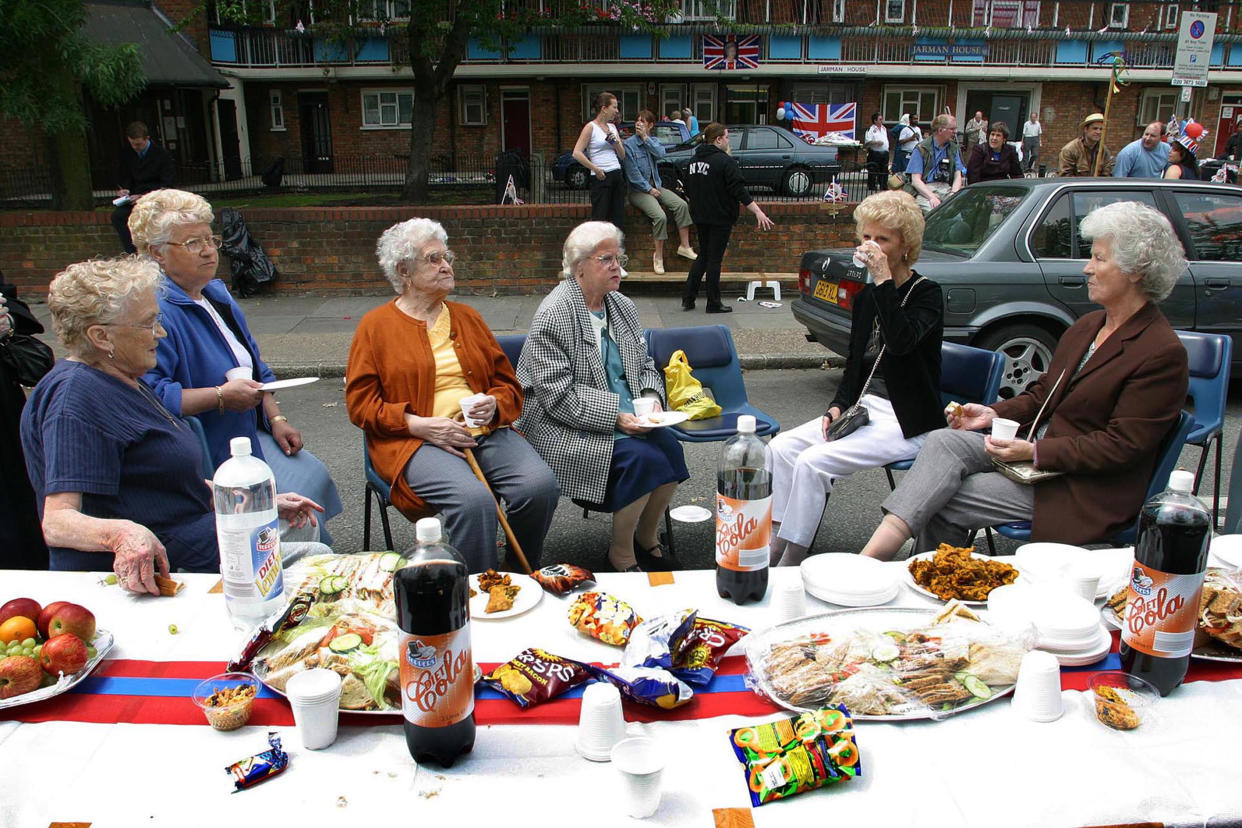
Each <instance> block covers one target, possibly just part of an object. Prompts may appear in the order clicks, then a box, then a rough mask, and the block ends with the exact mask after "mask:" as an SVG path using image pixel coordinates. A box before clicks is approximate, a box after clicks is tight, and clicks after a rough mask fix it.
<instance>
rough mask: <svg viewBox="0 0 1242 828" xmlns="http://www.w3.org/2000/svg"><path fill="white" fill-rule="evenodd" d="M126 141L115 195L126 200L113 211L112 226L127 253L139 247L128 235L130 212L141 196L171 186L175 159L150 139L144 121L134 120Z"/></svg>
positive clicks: (126, 132) (136, 250)
mask: <svg viewBox="0 0 1242 828" xmlns="http://www.w3.org/2000/svg"><path fill="white" fill-rule="evenodd" d="M125 140H126V142H127V143H128V144H129V146H127V147H126V148H125V149H123V150H122V151H121V181H120V188H119V189H118V190H117V192H116V194H117V195H118V196H120V197H123V198H125V199H126V200H125V201H123V202H121V203H120V204H118V205H117V206H116V209H115V210H113V211H112V228H113V229H114V230H116V234H117V236H119V237H120V239H121V246H122V247H124V248H125V252H126V253H137V252H138V248H136V247H134V240H133V239H132V238H131V237H130V235H129V214H130V213H132V212H133V211H134V202H135V201H137V200H138V196H140V195H142V194H143V193H149V192H151V191H152V190H159V189H162V188H164V187H171V186H172V183H173V158H172V155H171V154H170V153H169V152H168V150H166V149H164V148H163V147H161V146H160V145H159V144H157V143H155V142H154V141H152V140H151V133H150V131H149V130H148V129H147V125H146V124H144V123H143V122H142V121H134V122H133V123H132V124H130V125H129V126H128V127H126V128H125Z"/></svg>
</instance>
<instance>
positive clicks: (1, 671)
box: [0, 655, 43, 699]
mask: <svg viewBox="0 0 1242 828" xmlns="http://www.w3.org/2000/svg"><path fill="white" fill-rule="evenodd" d="M42 680H43V671H42V670H41V669H39V662H37V661H35V660H34V659H33V658H31V657H30V656H20V655H18V656H9V657H8V658H6V659H3V660H0V699H7V698H10V697H12V696H20V695H21V694H22V693H29V692H30V691H31V690H37V689H38V687H39V682H40V681H42Z"/></svg>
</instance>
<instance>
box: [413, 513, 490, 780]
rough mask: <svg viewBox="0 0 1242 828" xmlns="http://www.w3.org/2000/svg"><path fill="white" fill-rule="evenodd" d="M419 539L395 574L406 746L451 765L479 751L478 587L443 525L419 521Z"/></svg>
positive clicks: (426, 758) (423, 756)
mask: <svg viewBox="0 0 1242 828" xmlns="http://www.w3.org/2000/svg"><path fill="white" fill-rule="evenodd" d="M414 531H415V534H416V537H417V539H418V543H417V545H416V546H415V547H414V549H413V550H412V551H411V552H408V553H406V558H407V559H408V560H409V563H407V564H406V565H405V566H403V567H402V568H401V569H398V570H397V571H396V572H395V573H394V574H393V592H394V593H395V596H394V597H395V599H396V603H397V626H398V627H400V628H401V636H400V638H399V639H398V642H397V646H398V647H399V650H398V653H397V657H398V663H399V664H400V668H401V712H402V714H403V715H404V716H405V744H406V747H408V748H409V749H410V755H411V756H413V757H414V760H415V761H417V762H419V763H422V762H427V761H432V762H436V763H437V764H439V765H442V766H444V767H449V766H451V765H452V764H453V763H454V762H456V761H457V757H458V756H460V755H461V754H463V753H469V752H470V750H471V749H472V748H473V747H474V660H473V658H472V656H471V652H470V582H469V578H468V570H467V568H466V561H465V559H464V558H462V556H461V553H459V552H458V551H457V550H456V549H454V548H453V547H451V546H449V545H448V544H447V543H445V542H444V539H443V536H442V535H441V532H440V521H439V520H437V519H436V518H423V519H422V520H420V521H419V522H418V523H417V524H415V527H414Z"/></svg>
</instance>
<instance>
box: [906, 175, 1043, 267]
mask: <svg viewBox="0 0 1242 828" xmlns="http://www.w3.org/2000/svg"><path fill="white" fill-rule="evenodd" d="M1030 193H1031V191H1030V190H1028V189H1026V188H1025V187H1004V186H998V187H981V188H977V189H976V188H974V187H970V188H967V189H965V190H962V191H961V192H960V193H958V194H957V195H955V196H954V197H953V198H951V199H949V200H948V201H946V202H945V203H944V204H942V205H941V206H940V207H937V208H936V209H935V210H932V211H931V212H930V213H928V214H927V228H926V229H925V230H924V231H923V247H924V249H927V250H936V251H939V252H942V253H954V254H957V255H961V256H966V257H967V258H969V257H971V256H973V255H975V252H976V251H977V250H978V249H979V248H980V247H981V246H982V245H983V242H984V241H986V240H987V238H988V236H990V235H992V233H994V232H995V231H996V228H997V227H1000V226H1001V223H1002V222H1003V221H1004V220H1005V217H1006V216H1008V215H1009V214H1010V213H1012V212H1013V211H1014V210H1015V209H1016V208H1017V206H1018V205H1019V204H1021V203H1022V199H1024V198H1026V197H1027V196H1028V195H1030Z"/></svg>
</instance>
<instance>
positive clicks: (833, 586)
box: [802, 553, 901, 607]
mask: <svg viewBox="0 0 1242 828" xmlns="http://www.w3.org/2000/svg"><path fill="white" fill-rule="evenodd" d="M899 572H900V570H898V569H897V568H895V567H891V566H887V565H886V564H884V563H883V562H881V561H877V560H876V559H875V558H864V557H862V556H861V555H852V554H843V553H829V554H825V555H813V556H812V557H810V558H807V559H806V560H805V561H803V562H802V582H803V584H804V585H805V586H806V591H807V592H809V593H810V594H811V595H814V596H815V597H816V598H818V599H820V600H821V601H827V602H828V603H830V604H839V605H841V606H843V607H874V606H879V605H880V604H887V603H888V602H889V601H891V600H893V599H894V598H896V597H897V593H898V592H900V591H901V581H900V579H899V578H898V574H899Z"/></svg>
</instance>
